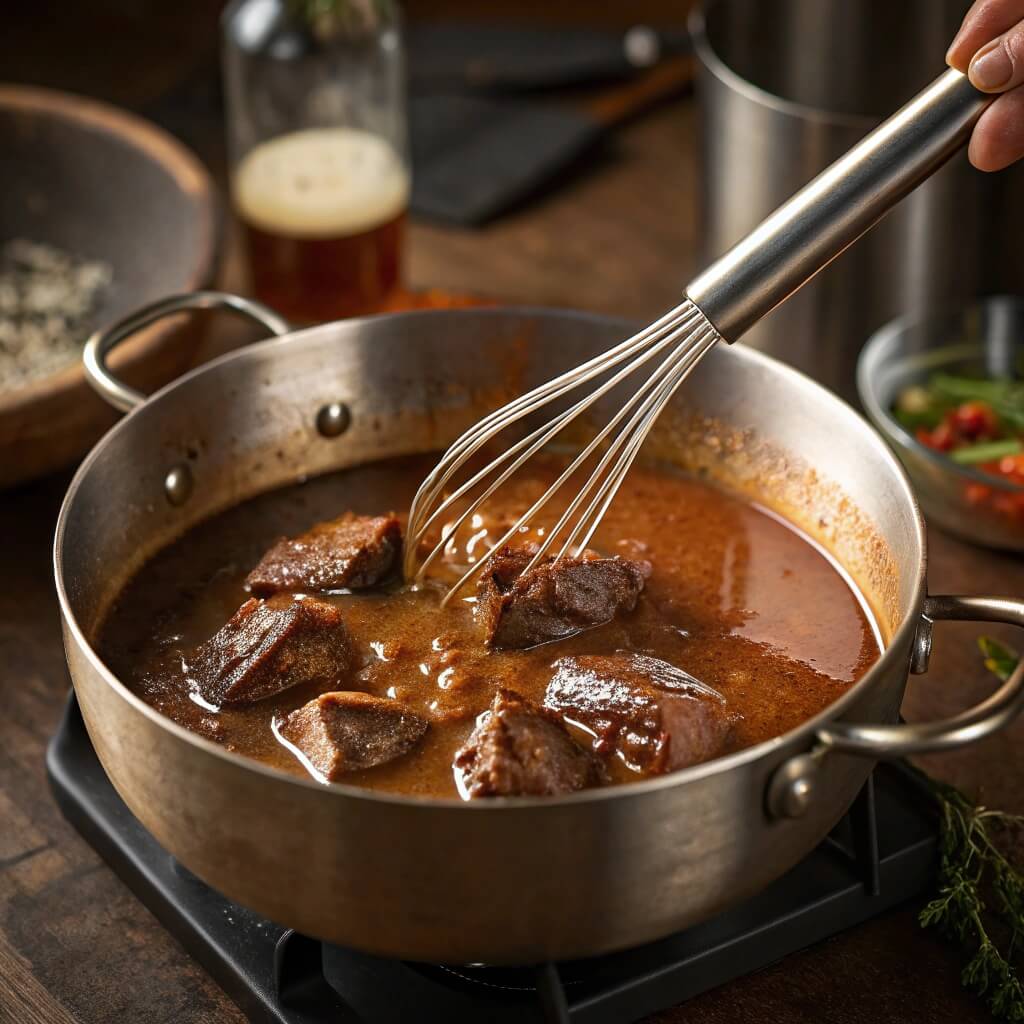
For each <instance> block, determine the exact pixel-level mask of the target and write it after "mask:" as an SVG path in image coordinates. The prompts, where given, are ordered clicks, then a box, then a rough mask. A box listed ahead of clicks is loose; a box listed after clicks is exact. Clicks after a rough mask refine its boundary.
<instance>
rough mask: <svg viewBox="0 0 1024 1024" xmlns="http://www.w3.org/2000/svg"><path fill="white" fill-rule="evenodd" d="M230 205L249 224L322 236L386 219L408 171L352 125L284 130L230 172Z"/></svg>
mask: <svg viewBox="0 0 1024 1024" xmlns="http://www.w3.org/2000/svg"><path fill="white" fill-rule="evenodd" d="M234 196H235V205H236V206H237V208H238V212H239V214H240V215H241V216H242V218H243V219H244V220H246V221H248V222H249V223H250V224H252V225H253V226H254V227H257V228H261V229H262V230H264V231H269V232H273V233H275V234H280V235H285V236H292V237H300V238H324V237H329V236H334V237H337V236H344V235H356V234H359V233H361V232H363V231H370V230H371V229H372V228H375V227H377V226H378V225H380V224H386V223H387V222H388V221H391V220H394V219H395V218H396V217H397V216H398V215H399V214H400V213H402V211H403V210H404V209H405V207H406V204H407V203H408V201H409V173H408V171H407V170H406V169H405V166H404V164H403V163H402V161H401V159H400V158H399V156H398V154H397V153H396V152H395V150H394V148H393V147H392V146H391V145H389V144H388V143H387V142H386V141H385V140H384V139H382V138H380V137H379V136H377V135H373V134H371V133H370V132H364V131H359V130H357V129H354V128H315V129H310V130H307V131H300V132H290V133H289V134H287V135H280V136H278V137H277V138H274V139H270V140H269V141H268V142H263V143H261V144H260V145H258V146H256V147H255V148H254V149H252V150H250V151H249V152H248V153H247V154H246V155H245V157H243V159H242V160H241V162H240V163H239V165H238V167H237V169H236V170H235V175H234Z"/></svg>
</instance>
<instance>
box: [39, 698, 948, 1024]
mask: <svg viewBox="0 0 1024 1024" xmlns="http://www.w3.org/2000/svg"><path fill="white" fill-rule="evenodd" d="M47 769H48V772H49V777H50V783H51V785H52V787H53V791H54V794H55V796H56V798H57V801H58V803H59V804H60V807H61V809H62V810H63V812H64V814H65V815H66V816H67V818H68V819H69V820H70V821H71V822H72V824H74V825H75V827H76V828H77V829H78V830H79V831H80V832H81V833H82V835H83V836H84V837H85V838H86V839H87V840H88V841H89V842H90V843H91V844H92V845H93V846H94V847H95V848H96V850H97V851H98V852H99V853H100V855H101V856H102V857H103V858H104V859H105V860H107V861H108V863H109V864H110V865H111V867H113V869H114V870H115V871H116V872H117V874H118V875H119V876H120V877H121V878H122V879H123V880H124V882H125V883H126V884H127V885H128V886H129V887H130V888H131V889H132V891H133V892H134V893H135V894H136V895H137V896H138V897H139V899H141V900H142V901H143V903H145V904H146V906H147V907H148V908H149V909H150V910H151V911H152V912H153V913H154V914H155V915H156V917H157V918H158V919H159V920H160V921H161V922H162V923H163V924H164V926H165V927H166V928H167V929H168V930H169V931H170V932H171V933H172V934H173V935H174V936H175V937H176V938H177V939H178V940H179V941H180V942H181V943H182V944H183V945H184V946H185V948H186V949H187V950H188V951H189V952H190V953H191V954H192V955H193V956H194V957H195V958H196V959H197V960H198V961H199V962H200V963H201V964H202V965H203V967H204V968H205V969H206V970H208V971H209V972H210V974H211V975H212V976H213V978H214V979H215V980H216V981H217V982H218V983H219V984H220V985H221V986H222V987H223V988H224V990H225V991H226V992H227V993H228V994H229V995H230V996H231V997H232V999H234V1000H235V1002H236V1003H237V1004H238V1005H239V1006H240V1007H241V1009H242V1010H243V1011H244V1012H245V1013H246V1014H247V1015H248V1016H249V1018H250V1019H251V1020H252V1021H254V1022H256V1024H321V1022H327V1021H330V1022H332V1024H340V1022H352V1024H363V1022H365V1024H397V1022H408V1021H413V1020H415V1021H417V1022H426V1021H435V1020H436V1021H444V1022H446V1024H463V1022H469V1021H473V1022H474V1024H475V1022H478V1021H484V1020H486V1021H488V1022H494V1024H504V1022H513V1021H514V1022H516V1024H530V1022H539V1024H549V1022H550V1024H567V1022H571V1024H623V1022H628V1021H634V1020H637V1019H638V1018H640V1017H643V1016H645V1015H646V1014H649V1013H653V1012H655V1011H656V1010H659V1009H664V1008H665V1007H668V1006H672V1005H675V1004H677V1003H680V1002H683V1001H684V1000H686V999H689V998H691V997H693V996H695V995H697V994H698V993H700V992H704V991H706V990H707V989H709V988H713V987H714V986H716V985H720V984H722V983H723V982H726V981H729V980H731V979H733V978H737V977H740V976H742V975H744V974H749V973H751V972H752V971H755V970H758V969H759V968H761V967H765V966H767V965H768V964H770V963H774V962H775V961H777V960H780V959H782V958H783V957H785V956H786V955H788V954H789V953H792V952H795V951H796V950H798V949H802V948H804V947H806V946H809V945H811V944H812V943H815V942H818V941H820V940H821V939H824V938H826V937H827V936H829V935H833V934H835V933H836V932H839V931H842V930H843V929H845V928H849V927H850V926H852V925H854V924H857V923H859V922H861V921H864V920H866V919H868V918H869V917H872V916H874V915H875V914H878V913H881V912H882V911H883V910H886V909H888V908H890V907H892V906H894V905H896V904H898V903H901V902H903V901H904V900H907V899H909V898H911V897H912V896H914V895H916V894H917V893H918V892H920V891H921V890H922V889H923V888H924V887H925V885H927V883H928V880H929V878H930V876H931V873H932V870H933V867H934V861H935V853H936V837H935V823H934V820H933V817H932V815H931V811H930V801H929V800H928V799H927V798H926V797H925V796H924V794H923V792H922V790H921V788H920V783H919V782H918V781H917V780H916V778H915V777H914V776H912V775H911V774H910V773H908V772H907V771H906V770H905V769H902V768H900V767H899V766H898V765H881V766H879V767H877V768H876V769H875V772H874V774H873V776H872V779H870V780H869V781H868V783H867V784H866V785H865V787H864V789H863V790H862V792H861V794H860V796H859V797H858V798H857V800H856V802H855V803H854V805H853V807H852V808H851V810H850V812H849V813H848V814H847V815H846V817H845V818H844V819H843V821H842V822H840V824H839V825H838V826H837V828H836V829H835V831H834V832H833V833H832V835H831V836H829V837H828V838H827V839H826V840H825V841H824V842H823V843H822V844H821V845H820V846H819V847H818V848H817V849H816V850H814V852H813V853H811V854H810V856H808V857H807V858H806V859H805V860H804V861H803V862H801V863H800V864H799V865H797V866H796V867H795V868H793V870H791V871H790V872H789V873H788V874H787V875H785V876H783V877H782V878H780V879H779V880H778V881H777V882H775V883H773V884H772V885H771V886H769V887H768V888H767V889H765V890H764V891H763V892H761V893H760V894H758V895H757V896H755V897H754V898H753V899H751V900H749V901H748V902H747V903H744V904H742V905H741V906H739V907H736V908H734V909H732V910H729V911H727V912H726V913H724V914H722V915H720V916H719V917H716V918H714V919H712V920H710V921H707V922H705V923H703V924H700V925H697V926H696V927H693V928H690V929H688V930H686V931H684V932H680V933H678V934H676V935H672V936H669V937H668V938H666V939H661V940H660V941H658V942H652V943H650V944H648V945H646V946H641V947H639V948H637V949H631V950H628V951H626V952H623V953H615V954H612V955H609V956H603V957H597V958H594V959H591V960H581V961H574V962H569V963H560V964H540V965H535V966H528V967H520V968H493V967H492V968H485V967H449V966H440V965H432V964H419V963H408V962H403V961H399V960H387V959H381V958H379V957H373V956H368V955H366V954H363V953H358V952H355V951H353V950H349V949H342V948H340V947H337V946H330V945H326V944H324V943H321V942H319V941H317V940H315V939H311V938H308V937H306V936H304V935H300V934H298V933H297V932H293V931H290V930H288V929H285V928H282V927H280V926H279V925H276V924H274V923H272V922H270V921H268V920H266V919H264V918H261V917H259V916H258V915H257V914H254V913H253V912H252V911H249V910H246V909H244V908H242V907H239V906H238V905H237V904H234V903H231V902H229V901H228V900H226V899H225V898H224V897H223V896H221V895H220V894H219V893H217V892H215V891H214V890H213V889H211V888H209V887H208V886H207V885H205V884H204V883H203V882H201V881H200V880H199V879H198V878H196V877H195V876H194V875H193V874H191V873H190V872H189V871H187V870H186V869H185V868H183V867H182V866H181V865H180V864H178V863H177V862H176V861H175V860H174V859H173V858H172V857H171V856H170V854H168V853H167V852H166V851H165V850H164V849H163V848H162V847H161V846H160V845H159V844H158V843H157V842H156V840H155V839H154V838H153V837H152V836H151V835H150V834H149V833H148V832H147V831H146V830H145V829H144V828H143V827H142V825H140V824H139V822H138V820H137V819H136V818H135V817H134V816H133V815H132V813H131V812H130V811H129V810H128V808H127V807H125V805H124V803H123V802H122V801H121V799H120V797H118V795H117V793H116V792H115V791H114V788H113V787H112V786H111V784H110V782H109V781H108V780H107V777H106V775H104V773H103V769H102V768H101V767H100V764H99V761H98V760H97V758H96V755H95V753H94V751H93V749H92V746H91V744H90V742H89V738H88V736H87V734H86V731H85V726H84V724H83V723H82V718H81V715H80V713H79V710H78V705H77V703H76V702H75V700H74V698H73V697H72V698H71V700H70V701H69V704H68V707H67V710H66V712H65V715H64V718H63V721H62V723H61V726H60V729H59V730H58V732H57V734H56V735H55V736H54V738H53V740H52V741H51V743H50V748H49V751H48V754H47Z"/></svg>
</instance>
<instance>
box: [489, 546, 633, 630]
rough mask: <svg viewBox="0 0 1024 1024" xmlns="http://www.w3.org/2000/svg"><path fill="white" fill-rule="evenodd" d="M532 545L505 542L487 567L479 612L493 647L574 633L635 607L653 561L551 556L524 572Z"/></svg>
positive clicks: (586, 554) (585, 555)
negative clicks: (511, 545)
mask: <svg viewBox="0 0 1024 1024" xmlns="http://www.w3.org/2000/svg"><path fill="white" fill-rule="evenodd" d="M531 557H532V554H531V552H530V549H529V548H526V549H514V548H508V547H506V548H502V550H501V551H498V552H496V553H495V555H494V556H493V557H492V558H491V560H490V562H489V563H488V565H487V566H486V567H485V569H484V573H483V576H482V578H481V580H480V584H479V586H478V588H477V601H478V605H477V614H478V616H479V618H480V622H481V623H482V625H483V629H484V635H485V637H486V640H487V644H488V645H489V646H490V647H497V648H506V649H507V648H520V649H521V648H526V647H535V646H536V645H537V644H543V643H547V642H548V641H551V640H558V639H560V638H561V637H566V636H572V635H573V634H574V633H579V632H581V631H582V630H584V629H589V628H591V627H592V626H599V625H601V624H602V623H604V622H609V621H611V620H612V619H613V618H615V616H616V615H619V614H621V613H622V612H630V611H632V610H633V609H634V608H635V607H636V602H637V598H638V597H639V595H640V591H642V590H643V588H644V580H645V579H646V577H647V575H648V574H649V572H650V566H649V565H647V564H646V563H644V562H632V561H629V560H628V559H625V558H601V557H599V556H596V555H592V554H591V553H589V552H584V554H583V556H582V557H579V558H568V557H566V558H561V559H559V560H558V561H555V560H554V559H549V560H548V561H546V562H542V563H541V564H540V565H538V566H536V567H535V568H533V569H530V570H529V572H523V570H524V569H525V568H526V565H527V564H528V563H529V561H530V558H531Z"/></svg>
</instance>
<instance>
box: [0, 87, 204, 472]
mask: <svg viewBox="0 0 1024 1024" xmlns="http://www.w3.org/2000/svg"><path fill="white" fill-rule="evenodd" d="M12 238H26V239H29V240H31V241H36V242H43V243H46V244H49V245H54V246H57V247H59V248H61V249H64V250H67V251H69V252H72V253H75V254H77V255H81V256H84V257H87V258H89V259H98V260H103V261H105V262H106V263H108V264H109V265H110V267H111V268H112V271H113V281H112V283H111V286H110V287H109V288H108V289H106V292H105V294H104V296H103V298H102V299H101V301H100V304H99V306H98V308H97V309H96V310H95V311H94V313H93V316H92V318H91V321H92V322H90V324H89V325H88V327H87V330H86V331H85V332H84V333H83V337H82V339H81V340H82V341H83V342H84V340H85V337H87V336H88V334H89V333H90V332H91V331H92V330H94V329H95V328H96V327H97V326H99V325H101V324H104V323H108V322H110V321H112V320H114V319H115V318H117V317H120V316H122V315H124V314H125V313H128V312H130V311H131V310H133V309H136V308H137V307H139V306H141V305H143V304H145V303H147V302H150V301H152V300H154V299H158V298H162V297H164V296H167V295H171V294H173V293H175V292H182V291H191V290H193V289H195V288H200V287H203V286H204V285H206V284H208V283H209V282H210V279H211V278H212V276H213V273H214V267H215V262H216V251H217V217H216V204H215V200H214V188H213V184H212V182H211V180H210V177H209V175H208V174H207V172H206V170H205V169H204V168H203V166H202V165H201V164H200V162H199V161H198V160H197V159H196V157H195V156H193V155H192V153H190V152H189V151H188V150H187V149H186V148H185V147H184V146H182V145H181V144H180V143H178V142H177V141H175V140H174V139H173V138H171V136H169V135H168V134H167V133H166V132H164V131H162V130H161V129H159V128H157V127H156V126H155V125H152V124H150V123H149V122H147V121H144V120H142V119H141V118H138V117H135V116H134V115H132V114H128V113H126V112H124V111H121V110H118V109H116V108H114V107H111V106H108V105H106V104H104V103H98V102H96V101H94V100H89V99H84V98H82V97H79V96H71V95H69V94H66V93H59V92H53V91H50V90H46V89H37V88H30V87H25V86H10V85H0V240H6V239H12ZM199 341H200V334H199V331H198V329H197V328H196V326H195V325H194V324H193V325H190V324H188V323H186V322H182V321H177V322H176V321H175V320H168V321H166V322H162V323H158V324H155V325H154V326H153V327H151V328H149V329H147V330H145V331H141V332H140V333H139V334H137V335H136V336H135V337H133V338H131V339H130V340H128V341H127V342H125V344H124V345H122V346H120V347H119V348H118V350H117V352H116V353H115V354H114V356H113V359H112V365H113V366H114V367H115V368H116V370H117V372H118V373H119V374H120V375H122V376H123V377H124V378H125V379H126V380H128V381H131V382H132V383H133V384H134V385H135V386H136V387H138V388H140V389H142V390H152V389H153V388H155V387H157V386H158V385H159V384H161V383H164V382H165V381H167V380H169V379H171V378H172V377H173V376H175V375H176V374H178V373H180V372H181V371H182V370H184V369H185V367H186V366H187V365H188V364H189V362H190V360H191V359H192V358H193V356H194V354H195V349H196V345H197V344H198V343H199ZM115 418H116V414H115V413H113V412H112V411H111V410H110V409H109V407H108V406H107V405H106V404H105V403H104V402H103V401H101V400H100V399H99V398H98V397H97V396H96V395H95V394H94V393H93V391H92V389H91V388H90V387H89V386H88V384H86V382H85V377H84V375H83V372H82V366H81V361H80V360H76V361H74V362H72V363H71V364H69V365H68V366H67V367H66V368H64V369H62V370H60V371H58V372H56V373H54V374H53V375H51V376H49V377H45V378H42V379H41V380H38V381H34V382H31V383H29V384H27V385H26V386H25V387H22V388H18V389H16V390H12V391H0V486H9V485H11V484H13V483H17V482H19V481H23V480H28V479H30V478H32V477H37V476H41V475H42V474H44V473H47V472H50V471H52V470H55V469H58V468H60V467H62V466H65V465H67V464H68V463H70V462H72V461H73V460H74V459H76V458H78V457H79V456H81V455H82V454H83V453H84V452H85V451H87V450H88V448H89V447H90V446H91V445H92V444H93V442H94V441H96V440H97V438H99V437H100V435H101V434H102V433H103V432H104V431H105V430H106V429H107V428H108V427H109V426H110V425H111V424H112V423H113V422H114V420H115Z"/></svg>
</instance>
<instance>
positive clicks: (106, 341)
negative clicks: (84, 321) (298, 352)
mask: <svg viewBox="0 0 1024 1024" xmlns="http://www.w3.org/2000/svg"><path fill="white" fill-rule="evenodd" d="M194 309H227V310H231V311H233V312H235V313H240V314H242V315H243V316H247V317H249V318H250V319H251V320H255V321H256V322H257V323H259V324H262V325H263V326H264V327H266V329H267V330H268V331H269V332H270V333H271V334H272V335H274V336H275V337H279V336H280V335H282V334H287V333H288V332H289V331H290V330H291V326H290V325H289V323H288V321H287V320H285V319H284V317H282V316H280V315H279V314H278V313H275V312H274V310H272V309H270V307H269V306H264V305H263V304H262V303H260V302H255V301H253V300H252V299H245V298H242V296H240V295H232V294H231V293H230V292H216V291H200V292H186V293H185V294H183V295H172V296H170V297H169V298H166V299H160V300H158V301H157V302H152V303H150V304H149V305H148V306H143V307H142V309H138V310H136V311H135V312H134V313H130V314H129V315H128V316H126V317H124V318H123V319H121V320H118V321H117V322H116V323H113V324H111V325H110V326H109V327H104V328H101V329H100V330H98V331H97V332H96V333H95V334H93V335H92V337H90V338H89V340H88V341H87V342H86V343H85V349H84V351H83V353H82V362H83V364H84V366H85V378H86V380H88V382H89V384H90V385H91V386H92V388H93V389H94V390H95V391H96V392H97V393H98V394H99V395H100V397H101V398H103V399H105V400H106V401H107V402H109V403H110V404H111V405H112V406H113V407H114V408H115V409H119V410H120V411H121V412H131V410H132V409H134V408H135V407H136V406H137V405H141V404H142V403H143V402H144V401H145V400H146V396H145V395H144V394H142V392H141V391H136V390H135V388H132V387H129V386H128V385H127V384H125V383H124V382H123V381H120V380H118V378H117V377H115V376H114V374H113V373H112V372H111V370H110V368H109V367H108V366H107V355H108V354H109V353H110V351H111V350H112V349H113V348H114V347H115V346H116V345H118V344H120V343H121V342H122V341H124V340H125V338H128V337H130V336H131V335H132V334H134V333H135V332H136V331H139V330H141V329H142V328H143V327H148V326H149V325H150V324H151V323H153V322H154V321H156V320H161V319H162V318H163V317H165V316H171V315H172V314H174V313H181V312H183V311H185V310H194Z"/></svg>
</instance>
